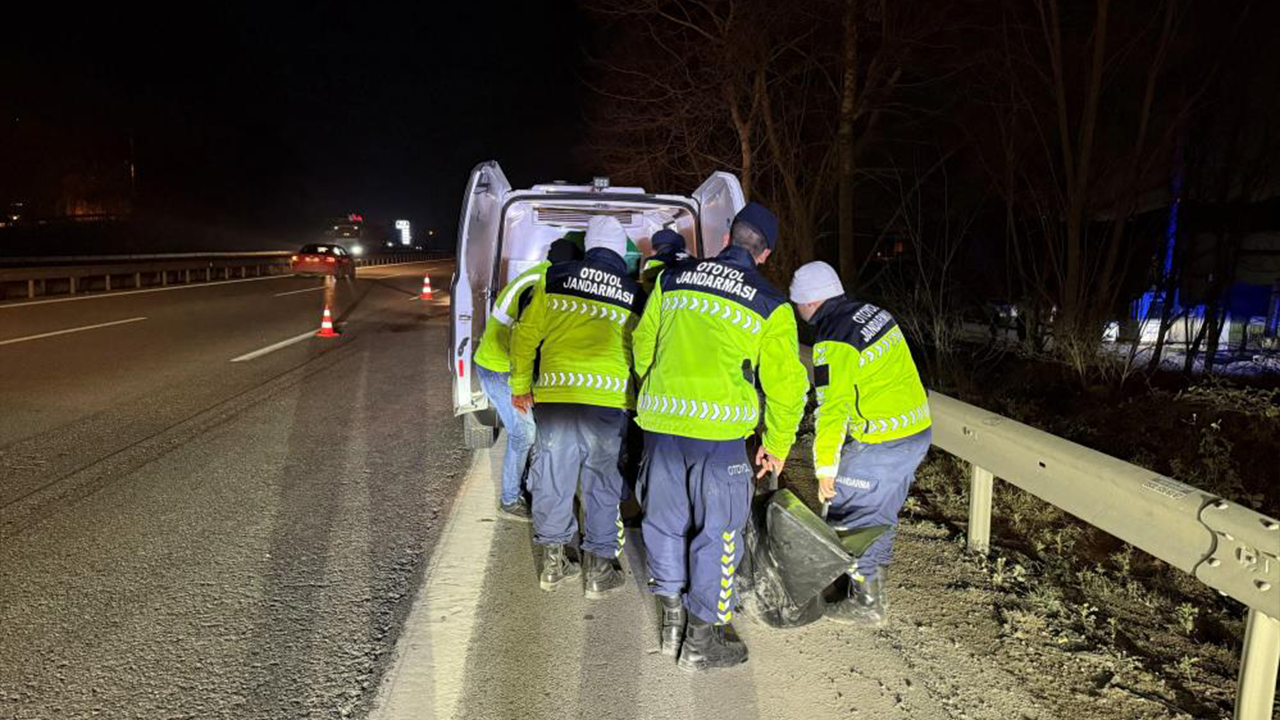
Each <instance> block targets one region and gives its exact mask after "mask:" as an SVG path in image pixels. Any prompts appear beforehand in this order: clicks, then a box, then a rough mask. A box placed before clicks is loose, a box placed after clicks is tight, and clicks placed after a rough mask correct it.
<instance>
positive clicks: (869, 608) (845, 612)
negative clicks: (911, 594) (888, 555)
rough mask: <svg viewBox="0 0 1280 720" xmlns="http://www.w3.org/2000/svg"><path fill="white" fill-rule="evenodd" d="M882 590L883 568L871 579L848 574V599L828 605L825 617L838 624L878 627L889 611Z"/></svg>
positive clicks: (883, 580)
mask: <svg viewBox="0 0 1280 720" xmlns="http://www.w3.org/2000/svg"><path fill="white" fill-rule="evenodd" d="M884 590H885V578H884V569H883V568H881V569H880V570H879V571H878V572H876V574H875V577H871V578H864V577H862V576H861V575H854V574H850V575H849V595H848V597H845V598H844V599H842V600H840V601H839V602H835V603H832V604H830V605H828V606H827V617H829V618H831V619H832V620H834V621H835V622H838V623H846V624H849V625H862V626H863V627H880V626H881V625H884V622H885V618H886V617H888V610H889V607H888V602H887V600H886V598H885V592H884Z"/></svg>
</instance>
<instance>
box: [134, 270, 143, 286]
mask: <svg viewBox="0 0 1280 720" xmlns="http://www.w3.org/2000/svg"><path fill="white" fill-rule="evenodd" d="M133 286H134V287H135V288H140V287H142V273H141V272H136V273H134V274H133Z"/></svg>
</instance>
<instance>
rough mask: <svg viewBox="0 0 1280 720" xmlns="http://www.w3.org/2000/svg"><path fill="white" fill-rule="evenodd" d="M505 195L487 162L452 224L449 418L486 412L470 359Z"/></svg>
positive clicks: (488, 289) (485, 307)
mask: <svg viewBox="0 0 1280 720" xmlns="http://www.w3.org/2000/svg"><path fill="white" fill-rule="evenodd" d="M509 190H511V184H510V183H509V182H507V177H506V176H505V175H503V174H502V168H500V167H498V163H496V162H494V161H492V160H490V161H488V162H483V163H480V164H479V165H477V166H476V167H475V169H474V170H472V171H471V178H470V179H469V180H468V181H467V191H466V193H465V194H464V195H463V196H462V215H461V216H460V217H459V219H458V252H457V259H458V269H457V271H456V272H455V273H454V276H453V287H452V288H451V289H450V290H451V293H450V298H451V306H450V314H451V316H452V329H451V332H450V343H449V347H450V359H449V372H450V373H451V374H452V375H453V414H454V415H462V414H465V413H475V412H477V411H480V410H485V409H487V408H488V407H489V400H488V398H486V397H485V395H484V393H483V392H482V391H481V389H480V380H479V378H477V377H476V375H475V370H474V369H473V367H472V363H471V356H472V355H473V354H474V352H475V345H476V343H478V342H479V341H480V337H481V336H482V335H483V334H484V325H485V321H486V320H487V319H488V315H489V299H490V298H491V297H492V296H493V295H494V294H495V293H496V292H497V290H498V288H496V287H494V285H495V282H496V278H495V277H494V260H495V254H496V253H497V251H498V226H499V223H500V222H501V215H502V202H503V200H504V198H505V197H506V195H507V192H508V191H509ZM469 419H474V418H469ZM473 424H474V423H473ZM471 429H472V428H471V427H470V426H468V445H470V444H471V442H470V435H471ZM490 433H492V429H490Z"/></svg>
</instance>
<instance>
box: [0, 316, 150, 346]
mask: <svg viewBox="0 0 1280 720" xmlns="http://www.w3.org/2000/svg"><path fill="white" fill-rule="evenodd" d="M141 320H146V318H145V317H135V318H128V319H127V320H112V321H111V322H104V323H98V324H97V325H85V326H84V327H75V328H67V329H66V330H54V331H53V332H47V333H40V334H39V335H28V336H26V337H20V338H13V339H12V340H0V345H12V344H13V343H20V342H26V341H28V340H39V339H41V338H47V337H53V336H55V335H67V334H70V333H78V332H84V331H85V330H97V329H98V328H104V327H111V326H112V325H124V324H125V323H135V322H139V321H141Z"/></svg>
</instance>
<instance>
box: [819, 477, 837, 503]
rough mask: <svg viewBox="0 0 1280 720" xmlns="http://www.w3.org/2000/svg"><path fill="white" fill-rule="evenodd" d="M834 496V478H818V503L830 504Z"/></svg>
mask: <svg viewBox="0 0 1280 720" xmlns="http://www.w3.org/2000/svg"><path fill="white" fill-rule="evenodd" d="M835 496H836V476H835V475H825V476H823V475H819V476H818V502H830V501H831V498H833V497H835Z"/></svg>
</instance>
